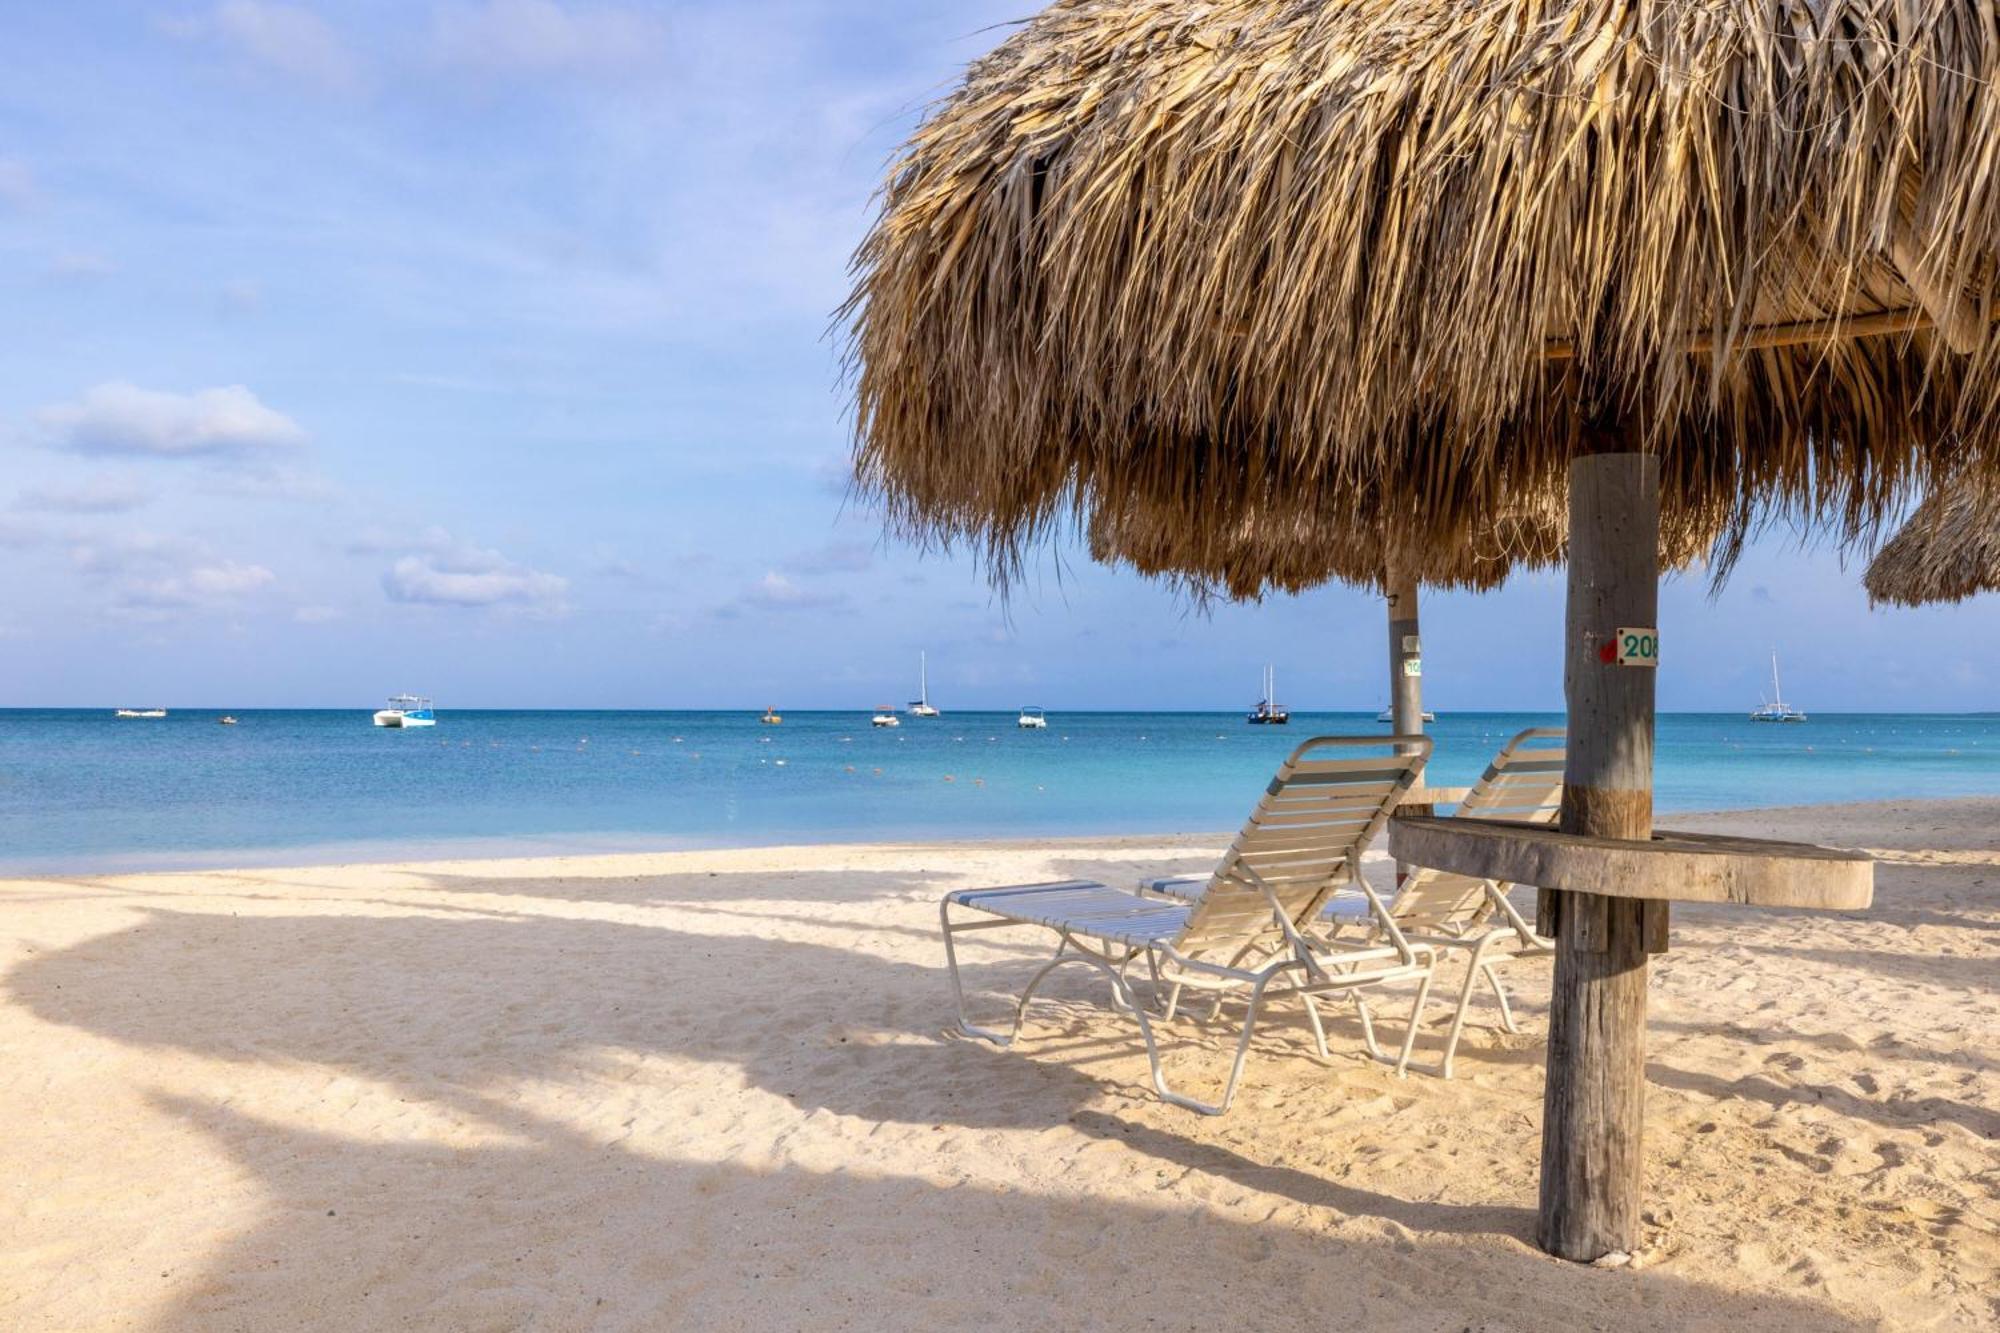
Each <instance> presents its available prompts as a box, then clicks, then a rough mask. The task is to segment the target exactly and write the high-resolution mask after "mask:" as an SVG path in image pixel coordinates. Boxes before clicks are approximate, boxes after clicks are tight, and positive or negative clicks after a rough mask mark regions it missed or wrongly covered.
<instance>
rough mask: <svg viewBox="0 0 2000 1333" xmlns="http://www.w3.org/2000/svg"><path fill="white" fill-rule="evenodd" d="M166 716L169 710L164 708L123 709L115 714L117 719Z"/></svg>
mask: <svg viewBox="0 0 2000 1333" xmlns="http://www.w3.org/2000/svg"><path fill="white" fill-rule="evenodd" d="M166 715H167V710H166V709H164V708H121V709H119V710H118V711H117V712H116V713H115V714H113V716H115V717H165V716H166Z"/></svg>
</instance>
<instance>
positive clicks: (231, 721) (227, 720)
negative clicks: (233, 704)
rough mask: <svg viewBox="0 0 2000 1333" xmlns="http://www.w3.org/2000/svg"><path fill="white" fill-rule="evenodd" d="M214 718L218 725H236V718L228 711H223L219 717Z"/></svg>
mask: <svg viewBox="0 0 2000 1333" xmlns="http://www.w3.org/2000/svg"><path fill="white" fill-rule="evenodd" d="M215 720H216V722H217V724H218V725H220V726H225V727H233V726H235V725H236V718H235V717H234V716H233V715H231V714H229V713H224V714H223V715H222V716H221V717H218V718H217V719H215Z"/></svg>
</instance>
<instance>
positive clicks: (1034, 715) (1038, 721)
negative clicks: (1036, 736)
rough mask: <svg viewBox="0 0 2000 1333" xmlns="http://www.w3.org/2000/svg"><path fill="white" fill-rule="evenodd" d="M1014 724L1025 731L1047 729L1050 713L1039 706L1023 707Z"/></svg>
mask: <svg viewBox="0 0 2000 1333" xmlns="http://www.w3.org/2000/svg"><path fill="white" fill-rule="evenodd" d="M1014 725H1015V726H1017V727H1019V728H1021V729H1022V730H1023V731H1047V730H1048V729H1049V718H1048V714H1047V713H1045V712H1043V711H1042V710H1041V709H1039V708H1023V709H1022V710H1021V715H1020V716H1019V717H1017V718H1015V719H1014Z"/></svg>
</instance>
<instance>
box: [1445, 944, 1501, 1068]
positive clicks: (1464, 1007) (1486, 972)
mask: <svg viewBox="0 0 2000 1333" xmlns="http://www.w3.org/2000/svg"><path fill="white" fill-rule="evenodd" d="M1497 934H1498V932H1495V934H1492V935H1485V936H1482V937H1481V938H1480V940H1479V943H1477V944H1475V945H1473V946H1472V956H1471V957H1470V958H1467V959H1466V960H1465V983H1464V984H1463V985H1461V986H1460V987H1459V988H1458V1012H1456V1013H1454V1014H1453V1015H1452V1016H1451V1031H1450V1032H1449V1033H1447V1034H1446V1035H1445V1039H1444V1065H1443V1067H1442V1070H1441V1073H1442V1074H1443V1076H1444V1077H1445V1078H1450V1077H1451V1067H1452V1061H1453V1059H1454V1058H1455V1057H1456V1056H1457V1055H1458V1039H1459V1038H1460V1037H1461V1036H1463V1035H1464V1033H1465V1017H1466V1015H1467V1014H1468V1013H1469V1012H1471V1010H1472V988H1473V987H1474V986H1476V985H1478V984H1479V979H1480V978H1481V977H1485V978H1486V980H1487V981H1488V982H1489V983H1490V984H1491V985H1492V987H1493V993H1494V994H1495V995H1498V996H1499V997H1500V1018H1501V1022H1502V1024H1503V1025H1505V1027H1506V1029H1507V1031H1509V1032H1515V1031H1519V1029H1518V1028H1516V1027H1515V1026H1514V1015H1513V1013H1512V1011H1511V1010H1509V1008H1508V1007H1507V996H1506V993H1505V992H1504V991H1502V990H1501V989H1500V978H1498V977H1496V976H1495V975H1494V974H1493V961H1492V960H1490V959H1488V958H1487V957H1486V950H1487V947H1488V946H1489V945H1491V944H1492V943H1493V941H1494V939H1495V938H1496V937H1497Z"/></svg>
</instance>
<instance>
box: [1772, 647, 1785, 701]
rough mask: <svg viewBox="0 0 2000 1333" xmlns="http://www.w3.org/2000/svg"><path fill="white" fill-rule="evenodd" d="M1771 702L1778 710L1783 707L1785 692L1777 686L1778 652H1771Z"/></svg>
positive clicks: (1774, 649)
mask: <svg viewBox="0 0 2000 1333" xmlns="http://www.w3.org/2000/svg"><path fill="white" fill-rule="evenodd" d="M1771 702H1772V703H1773V704H1775V705H1776V706H1777V707H1779V708H1783V707H1784V706H1785V691H1784V688H1783V687H1782V686H1780V685H1779V684H1778V650H1777V649H1776V648H1773V649H1772V650H1771Z"/></svg>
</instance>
